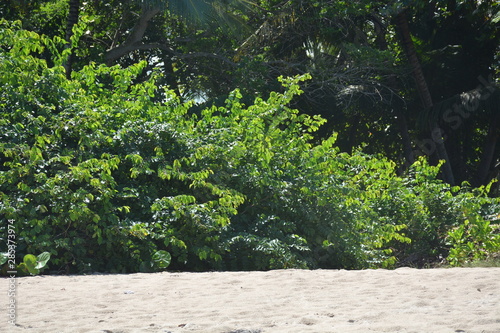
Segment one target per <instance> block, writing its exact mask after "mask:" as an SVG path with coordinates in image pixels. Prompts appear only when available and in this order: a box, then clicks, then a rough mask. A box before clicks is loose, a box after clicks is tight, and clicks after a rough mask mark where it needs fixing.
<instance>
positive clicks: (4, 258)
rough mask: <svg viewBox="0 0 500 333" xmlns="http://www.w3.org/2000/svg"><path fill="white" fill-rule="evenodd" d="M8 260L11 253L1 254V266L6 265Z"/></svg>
mask: <svg viewBox="0 0 500 333" xmlns="http://www.w3.org/2000/svg"><path fill="white" fill-rule="evenodd" d="M8 259H9V253H8V252H0V265H3V264H5V263H6V262H7V260H8Z"/></svg>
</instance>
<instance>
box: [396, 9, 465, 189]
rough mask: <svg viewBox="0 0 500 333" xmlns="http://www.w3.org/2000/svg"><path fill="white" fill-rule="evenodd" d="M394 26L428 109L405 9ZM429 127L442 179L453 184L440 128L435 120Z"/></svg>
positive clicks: (428, 97)
mask: <svg viewBox="0 0 500 333" xmlns="http://www.w3.org/2000/svg"><path fill="white" fill-rule="evenodd" d="M396 28H397V29H398V32H399V35H400V38H401V44H402V46H403V49H404V51H405V54H406V57H407V58H408V62H409V64H410V66H411V69H412V74H413V77H414V79H415V83H416V86H417V90H418V92H419V95H420V98H421V100H422V104H423V106H424V108H425V109H430V108H432V106H433V102H432V97H431V94H430V92H429V87H428V86H427V81H426V80H425V77H424V73H423V71H422V67H421V65H420V61H419V60H418V57H417V52H416V51H415V46H414V45H413V40H412V39H411V35H410V29H409V26H408V19H407V17H406V12H405V11H402V12H401V13H400V14H398V15H397V16H396ZM430 128H431V138H432V139H433V140H434V142H435V144H436V151H437V155H438V157H439V159H440V160H444V162H445V163H444V165H443V168H442V171H443V177H444V180H445V181H446V182H447V183H449V184H450V185H454V183H455V180H454V177H453V171H452V169H451V164H450V159H449V158H448V153H447V151H446V146H445V145H444V139H443V137H442V133H441V129H440V128H439V127H438V124H437V122H436V121H431V124H430Z"/></svg>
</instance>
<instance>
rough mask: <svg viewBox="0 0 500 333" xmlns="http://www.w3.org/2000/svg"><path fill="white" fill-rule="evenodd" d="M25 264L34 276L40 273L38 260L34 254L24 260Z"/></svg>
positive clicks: (26, 256)
mask: <svg viewBox="0 0 500 333" xmlns="http://www.w3.org/2000/svg"><path fill="white" fill-rule="evenodd" d="M23 263H24V264H25V265H26V269H27V270H28V272H29V273H30V274H32V275H37V274H38V273H40V271H39V270H38V268H36V266H37V258H36V257H35V256H34V255H32V254H27V255H25V256H24V258H23Z"/></svg>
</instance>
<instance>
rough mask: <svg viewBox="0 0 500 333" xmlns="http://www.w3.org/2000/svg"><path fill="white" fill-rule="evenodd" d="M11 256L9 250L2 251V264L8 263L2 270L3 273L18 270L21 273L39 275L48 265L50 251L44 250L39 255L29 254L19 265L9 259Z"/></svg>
mask: <svg viewBox="0 0 500 333" xmlns="http://www.w3.org/2000/svg"><path fill="white" fill-rule="evenodd" d="M10 258H11V255H10V254H9V253H8V252H5V253H0V265H4V264H5V263H7V265H6V266H5V267H4V268H3V269H2V270H1V273H2V275H4V274H5V273H6V272H7V270H9V271H16V272H17V274H19V275H38V274H40V273H41V271H42V270H43V269H44V268H45V266H47V262H48V261H49V259H50V253H49V252H43V253H41V254H39V255H38V256H34V255H33V254H27V255H25V256H24V258H23V261H22V262H21V263H19V264H17V265H16V264H15V263H14V261H13V260H9V259H10ZM14 268H15V269H14Z"/></svg>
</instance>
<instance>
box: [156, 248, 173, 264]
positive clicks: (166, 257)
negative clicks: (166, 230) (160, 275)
mask: <svg viewBox="0 0 500 333" xmlns="http://www.w3.org/2000/svg"><path fill="white" fill-rule="evenodd" d="M152 259H153V262H154V263H155V264H156V266H158V267H159V268H167V267H168V266H169V265H170V261H171V260H172V256H171V255H170V253H168V252H167V251H165V250H159V251H157V252H156V253H155V254H154V255H153V258H152Z"/></svg>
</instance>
